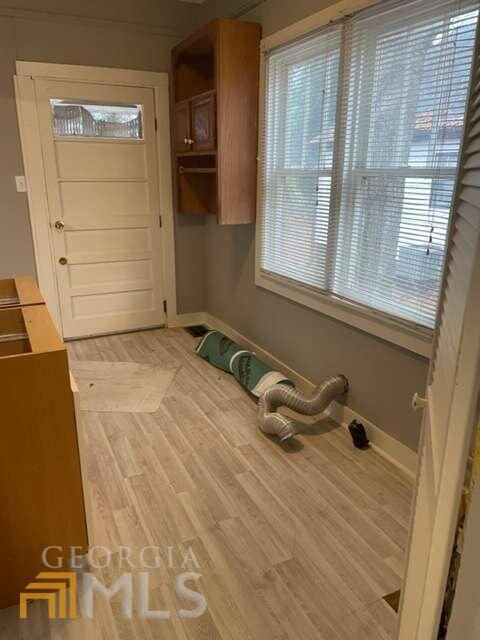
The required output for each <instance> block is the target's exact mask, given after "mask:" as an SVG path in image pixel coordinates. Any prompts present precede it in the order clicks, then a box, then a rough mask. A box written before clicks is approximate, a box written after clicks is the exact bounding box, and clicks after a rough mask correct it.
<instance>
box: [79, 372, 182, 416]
mask: <svg viewBox="0 0 480 640" xmlns="http://www.w3.org/2000/svg"><path fill="white" fill-rule="evenodd" d="M70 368H71V370H72V373H73V376H74V378H75V380H76V383H77V385H78V388H79V391H80V408H81V409H83V410H84V411H100V412H103V411H105V412H107V411H108V412H126V413H154V412H155V411H156V410H157V409H158V407H159V405H160V403H161V401H162V399H163V397H164V395H165V393H166V392H167V390H168V387H169V386H170V384H171V383H172V381H173V379H174V377H175V374H176V373H177V369H162V367H159V366H157V365H153V364H139V363H137V362H103V361H100V360H98V361H96V360H95V361H94V360H90V361H88V360H70Z"/></svg>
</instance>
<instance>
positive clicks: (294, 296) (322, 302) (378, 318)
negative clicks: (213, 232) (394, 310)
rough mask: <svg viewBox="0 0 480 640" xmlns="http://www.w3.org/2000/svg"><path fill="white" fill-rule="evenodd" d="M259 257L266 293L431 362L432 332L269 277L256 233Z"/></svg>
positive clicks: (258, 274) (259, 279)
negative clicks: (263, 264)
mask: <svg viewBox="0 0 480 640" xmlns="http://www.w3.org/2000/svg"><path fill="white" fill-rule="evenodd" d="M256 236H257V256H256V265H255V284H256V285H257V286H259V287H262V288H263V289H268V290H269V291H273V293H276V294H278V295H281V296H283V297H285V298H288V299H289V300H293V301H294V302H298V303H299V304H301V305H303V306H304V307H309V308H310V309H314V310H315V311H318V312H320V313H323V314H325V315H327V316H330V317H331V318H335V319H336V320H340V322H344V323H345V324H349V325H350V326H353V327H356V328H357V329H361V330H362V331H365V332H366V333H370V334H371V335H374V336H377V337H378V338H381V339H382V340H386V341H387V342H391V343H393V344H396V345H398V346H400V347H403V348H404V349H407V350H408V351H412V352H413V353H418V354H419V355H421V356H424V357H425V358H430V355H431V351H432V339H433V332H432V331H428V330H423V329H418V330H415V329H413V328H410V327H408V326H407V325H403V324H402V323H401V321H398V322H396V321H395V320H393V319H390V318H387V317H384V316H383V315H382V314H381V313H379V312H378V313H377V312H375V311H374V310H373V309H372V310H369V309H364V308H363V307H361V306H360V305H356V304H355V303H353V302H349V301H347V300H340V299H338V298H335V297H334V296H330V295H323V294H321V293H319V292H317V291H313V290H309V289H308V288H307V287H302V286H301V285H300V284H296V283H293V282H292V283H290V282H287V281H286V280H284V279H282V278H281V277H280V276H279V277H278V278H277V277H275V276H273V275H266V274H265V273H263V272H262V271H261V269H260V251H261V247H260V244H261V241H260V238H261V231H260V230H258V229H257V233H256Z"/></svg>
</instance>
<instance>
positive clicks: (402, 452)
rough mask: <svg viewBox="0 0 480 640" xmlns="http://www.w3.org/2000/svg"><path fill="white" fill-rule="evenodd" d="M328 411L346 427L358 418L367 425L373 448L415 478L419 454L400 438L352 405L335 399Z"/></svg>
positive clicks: (336, 420) (333, 418)
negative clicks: (368, 418)
mask: <svg viewBox="0 0 480 640" xmlns="http://www.w3.org/2000/svg"><path fill="white" fill-rule="evenodd" d="M328 413H329V415H330V417H331V418H332V420H334V421H335V422H337V423H338V424H341V425H342V426H344V427H345V428H347V427H348V425H349V424H350V423H351V422H352V420H358V422H361V423H362V424H363V426H364V427H365V430H366V432H367V436H368V439H369V440H370V445H371V447H372V449H374V450H375V451H377V453H379V454H380V455H381V456H383V457H384V458H386V459H387V460H388V461H389V462H391V463H392V464H394V465H395V466H396V467H398V468H399V469H400V470H401V471H403V472H404V473H405V474H406V475H408V476H409V477H410V478H415V474H416V469H417V454H416V453H415V451H412V449H409V448H408V447H407V446H406V445H404V444H402V443H401V442H400V441H399V440H396V439H395V438H392V436H389V435H388V433H385V431H383V430H382V429H380V427H377V425H376V424H373V422H370V420H367V418H364V417H363V416H361V415H360V414H359V413H357V412H356V411H353V409H350V407H347V406H344V405H342V404H340V403H339V402H336V401H335V400H334V401H333V402H332V404H331V405H330V407H329V410H328Z"/></svg>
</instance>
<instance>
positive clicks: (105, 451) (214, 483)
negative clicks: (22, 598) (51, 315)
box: [0, 329, 412, 640]
mask: <svg viewBox="0 0 480 640" xmlns="http://www.w3.org/2000/svg"><path fill="white" fill-rule="evenodd" d="M195 344H196V340H194V339H193V338H192V337H191V336H189V335H188V334H187V333H186V332H185V331H183V330H181V329H173V330H167V329H163V330H155V331H146V332H139V333H135V334H125V335H118V336H110V337H102V338H97V339H90V340H83V341H79V342H74V343H70V345H69V352H70V357H71V358H72V359H78V360H104V361H110V362H139V363H151V364H159V365H161V366H162V367H164V368H165V369H171V370H174V371H175V377H174V379H173V382H172V383H171V385H170V387H169V388H168V390H167V392H166V395H165V397H164V399H163V401H162V403H161V405H160V408H159V409H158V411H157V412H156V413H154V414H147V413H136V414H133V413H132V414H129V413H94V412H84V413H83V424H84V428H85V432H86V438H87V442H88V477H89V481H90V489H91V497H92V501H93V512H94V516H93V523H92V526H91V543H92V544H94V545H103V546H105V547H108V548H109V549H111V550H112V551H116V550H117V549H118V547H120V546H130V547H132V549H133V552H134V553H133V556H132V560H135V554H136V553H138V552H139V550H140V549H141V548H142V547H145V546H147V545H154V546H157V547H159V548H160V551H161V553H162V566H161V567H160V568H158V569H155V570H151V571H150V575H151V585H150V586H151V589H150V595H151V597H150V606H151V608H152V609H156V608H158V609H171V611H172V616H171V618H170V619H169V620H139V619H137V618H135V617H134V618H133V619H131V620H125V619H122V617H121V615H120V606H119V600H118V596H115V597H114V599H113V600H112V601H111V603H106V602H104V601H103V599H102V598H98V599H97V600H96V601H95V607H96V608H95V615H94V618H93V619H92V620H85V619H77V620H74V621H49V620H48V619H47V616H46V612H45V610H44V608H43V607H42V606H41V605H38V604H33V605H31V608H30V611H29V619H28V620H27V621H21V622H20V621H19V620H18V614H17V611H16V609H15V608H11V609H9V610H4V611H3V612H0V637H1V638H2V639H3V638H5V639H8V640H10V639H14V638H15V639H16V638H18V639H19V640H20V639H21V640H26V639H27V638H28V639H29V640H36V639H37V638H38V639H41V640H44V639H51V640H57V639H65V640H77V639H78V640H80V639H82V640H84V639H85V640H97V638H98V639H107V638H108V640H130V639H133V638H142V639H143V638H145V640H153V639H154V638H155V639H157V638H158V639H160V638H161V639H162V640H170V639H173V638H175V639H177V638H178V639H179V640H203V639H209V640H322V639H323V640H356V639H357V638H358V639H360V638H361V639H362V640H364V639H367V640H368V639H375V640H376V639H379V640H382V639H383V640H388V639H391V638H393V634H394V627H395V623H396V616H395V614H394V612H393V611H392V610H391V609H390V607H389V606H388V605H386V604H385V603H384V602H383V601H382V596H383V595H385V594H387V593H390V592H392V591H394V590H396V589H398V588H399V587H400V582H401V580H400V576H401V573H402V565H403V553H404V548H405V542H406V537H407V526H408V519H409V507H410V499H411V494H412V486H411V483H410V481H409V480H408V479H407V478H405V477H404V476H402V475H401V473H399V472H398V471H397V470H396V469H395V468H394V467H392V466H391V465H390V464H389V463H388V462H386V461H385V460H384V459H382V458H381V457H380V456H379V455H378V454H376V453H375V452H373V451H366V452H363V451H358V450H356V449H354V448H353V446H352V444H351V440H350V436H349V435H348V433H346V432H345V430H344V429H342V428H340V427H337V426H336V425H334V424H333V423H331V422H329V421H323V422H322V423H319V424H317V425H314V426H311V427H309V433H308V434H306V435H303V436H301V437H299V438H298V442H297V443H294V444H290V445H287V446H284V447H282V446H280V445H279V444H278V443H277V442H276V441H274V440H271V439H269V438H266V437H265V436H263V435H262V434H261V433H260V432H259V430H258V429H257V427H256V423H255V404H254V403H253V402H252V401H251V400H250V399H249V398H248V397H247V396H246V395H245V393H244V392H243V391H242V390H241V389H240V387H239V386H238V385H237V383H236V382H235V380H234V379H233V378H232V377H231V376H229V375H227V374H225V373H223V372H221V371H219V370H217V369H214V368H213V367H211V366H210V365H209V364H207V363H205V362H204V361H202V360H200V359H199V358H198V357H197V356H196V355H195V354H194V345H195ZM169 546H171V547H172V550H171V560H173V563H172V562H171V561H170V562H169V561H167V556H168V547H169ZM189 547H191V548H192V549H193V551H194V553H195V556H196V558H197V559H198V563H199V565H200V568H199V569H196V567H195V566H193V565H192V563H190V564H188V565H187V566H186V567H185V568H182V567H180V563H181V561H182V559H183V556H184V554H185V552H186V550H187V549H188V548H189ZM102 553H103V554H105V553H106V552H105V551H104V552H102V551H101V550H100V551H99V552H98V555H99V556H102ZM169 564H173V566H169ZM118 565H119V561H118V555H117V554H116V555H114V557H113V561H112V563H111V564H110V565H109V566H108V567H107V568H105V569H101V570H100V569H99V570H95V572H96V574H97V575H98V576H99V577H100V578H102V580H104V581H105V582H106V583H109V582H111V580H113V579H114V578H115V577H118V576H119V575H120V572H121V568H120V567H119V566H118ZM185 570H187V571H195V570H196V571H198V572H199V573H201V576H202V577H201V579H200V581H199V582H198V583H197V586H196V587H194V586H193V584H191V583H190V586H192V588H196V589H198V590H199V591H201V592H202V593H203V594H204V595H205V597H206V599H207V610H206V613H205V614H204V615H203V616H202V617H201V618H198V619H181V618H180V617H178V615H177V614H176V613H175V611H176V610H177V609H178V608H181V607H182V606H184V607H186V608H188V606H192V605H191V603H190V605H189V603H187V602H185V601H184V600H183V601H182V600H181V599H179V598H178V596H176V595H175V590H174V587H173V581H174V577H175V576H176V575H177V574H179V573H182V572H183V571H185ZM135 577H136V576H135Z"/></svg>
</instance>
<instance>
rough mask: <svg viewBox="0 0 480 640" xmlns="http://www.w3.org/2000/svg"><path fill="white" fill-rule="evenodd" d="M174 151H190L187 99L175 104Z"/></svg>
mask: <svg viewBox="0 0 480 640" xmlns="http://www.w3.org/2000/svg"><path fill="white" fill-rule="evenodd" d="M175 151H176V152H177V153H182V152H184V151H190V104H189V101H188V100H184V101H183V102H177V104H176V105H175Z"/></svg>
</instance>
